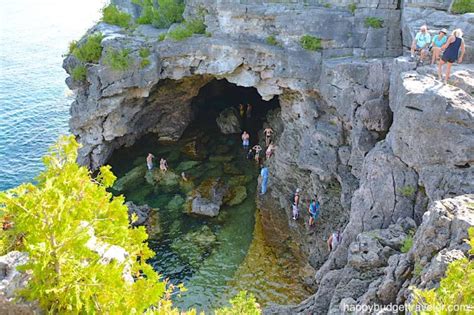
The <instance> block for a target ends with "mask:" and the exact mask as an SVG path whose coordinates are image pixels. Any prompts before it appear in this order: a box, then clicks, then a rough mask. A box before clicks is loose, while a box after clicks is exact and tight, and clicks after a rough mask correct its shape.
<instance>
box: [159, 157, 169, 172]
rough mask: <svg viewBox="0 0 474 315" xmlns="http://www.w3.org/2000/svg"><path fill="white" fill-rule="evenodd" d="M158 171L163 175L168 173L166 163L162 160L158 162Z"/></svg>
mask: <svg viewBox="0 0 474 315" xmlns="http://www.w3.org/2000/svg"><path fill="white" fill-rule="evenodd" d="M160 170H161V171H162V172H163V173H166V171H168V162H166V160H165V159H164V158H161V160H160Z"/></svg>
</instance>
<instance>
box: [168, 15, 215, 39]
mask: <svg viewBox="0 0 474 315" xmlns="http://www.w3.org/2000/svg"><path fill="white" fill-rule="evenodd" d="M193 34H206V24H204V19H203V18H195V19H192V20H189V21H185V22H184V23H182V24H181V25H178V26H177V27H175V28H174V29H173V30H171V31H169V32H168V35H167V37H169V38H171V39H172V40H175V41H181V40H184V39H186V38H188V37H191V36H192V35H193Z"/></svg>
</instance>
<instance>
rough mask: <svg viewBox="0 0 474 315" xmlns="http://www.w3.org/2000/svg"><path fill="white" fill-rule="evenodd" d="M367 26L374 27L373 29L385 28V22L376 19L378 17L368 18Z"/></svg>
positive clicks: (366, 20)
mask: <svg viewBox="0 0 474 315" xmlns="http://www.w3.org/2000/svg"><path fill="white" fill-rule="evenodd" d="M365 26H366V27H372V28H382V27H383V20H382V19H379V18H376V17H373V16H371V17H368V18H366V19H365Z"/></svg>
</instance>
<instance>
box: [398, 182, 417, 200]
mask: <svg viewBox="0 0 474 315" xmlns="http://www.w3.org/2000/svg"><path fill="white" fill-rule="evenodd" d="M398 192H399V193H400V194H401V195H402V196H404V197H407V198H409V197H412V196H413V195H414V194H415V192H416V188H415V187H413V186H410V185H407V186H403V187H400V188H398Z"/></svg>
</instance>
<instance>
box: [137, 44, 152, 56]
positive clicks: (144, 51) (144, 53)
mask: <svg viewBox="0 0 474 315" xmlns="http://www.w3.org/2000/svg"><path fill="white" fill-rule="evenodd" d="M138 55H139V56H140V57H142V58H147V57H149V56H150V48H148V47H143V48H140V50H139V51H138Z"/></svg>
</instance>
